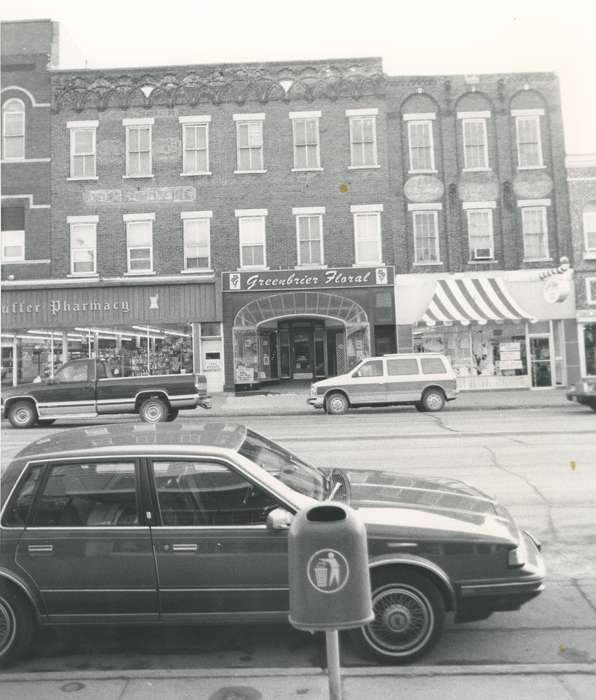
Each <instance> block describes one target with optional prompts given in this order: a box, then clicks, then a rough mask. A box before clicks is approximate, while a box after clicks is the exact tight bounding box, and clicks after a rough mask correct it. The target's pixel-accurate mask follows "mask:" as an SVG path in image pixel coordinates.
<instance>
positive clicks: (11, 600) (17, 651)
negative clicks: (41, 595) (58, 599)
mask: <svg viewBox="0 0 596 700" xmlns="http://www.w3.org/2000/svg"><path fill="white" fill-rule="evenodd" d="M36 626H37V625H36V622H35V615H34V613H33V609H32V608H31V605H30V604H29V603H28V601H27V600H26V599H25V596H24V595H23V594H22V593H21V592H20V591H17V590H16V589H15V588H14V587H13V586H11V585H10V584H8V583H6V582H4V581H0V668H4V667H6V666H8V665H9V664H11V663H12V662H13V661H15V660H16V659H17V658H18V657H19V656H21V655H22V654H24V653H25V651H26V650H27V648H28V647H29V646H30V645H31V642H32V641H33V636H34V634H35V629H36Z"/></svg>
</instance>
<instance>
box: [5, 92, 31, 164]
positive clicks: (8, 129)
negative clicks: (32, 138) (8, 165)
mask: <svg viewBox="0 0 596 700" xmlns="http://www.w3.org/2000/svg"><path fill="white" fill-rule="evenodd" d="M2 158H3V160H23V159H24V158H25V105H24V104H23V102H22V101H21V100H17V99H12V100H7V101H6V102H5V103H4V104H3V105H2Z"/></svg>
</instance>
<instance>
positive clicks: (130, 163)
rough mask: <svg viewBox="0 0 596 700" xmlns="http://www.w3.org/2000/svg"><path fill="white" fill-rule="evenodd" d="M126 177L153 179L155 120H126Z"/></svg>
mask: <svg viewBox="0 0 596 700" xmlns="http://www.w3.org/2000/svg"><path fill="white" fill-rule="evenodd" d="M124 125H125V127H126V177H152V155H151V132H152V125H153V119H152V118H149V119H125V120H124Z"/></svg>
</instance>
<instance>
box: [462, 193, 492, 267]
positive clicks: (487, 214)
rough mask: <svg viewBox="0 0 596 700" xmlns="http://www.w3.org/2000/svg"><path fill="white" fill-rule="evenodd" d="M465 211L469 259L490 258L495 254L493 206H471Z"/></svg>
mask: <svg viewBox="0 0 596 700" xmlns="http://www.w3.org/2000/svg"><path fill="white" fill-rule="evenodd" d="M464 206H465V205H464ZM465 211H466V218H467V222H468V242H469V246H470V260H492V259H493V258H494V254H495V245H494V233H493V208H490V209H481V208H476V207H473V208H469V209H466V210H465Z"/></svg>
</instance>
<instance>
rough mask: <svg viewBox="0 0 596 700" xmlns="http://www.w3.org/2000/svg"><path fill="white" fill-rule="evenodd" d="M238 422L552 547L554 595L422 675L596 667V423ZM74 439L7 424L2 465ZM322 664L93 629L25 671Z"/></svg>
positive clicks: (438, 656)
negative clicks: (470, 507)
mask: <svg viewBox="0 0 596 700" xmlns="http://www.w3.org/2000/svg"><path fill="white" fill-rule="evenodd" d="M187 415H188V419H189V420H193V421H198V420H208V421H217V420H222V417H221V416H219V417H218V416H217V415H213V414H205V413H204V412H198V411H196V412H192V413H189V414H187ZM181 419H183V416H182V415H181V416H180V418H179V419H178V420H181ZM184 419H186V418H184ZM121 420H126V421H130V422H131V423H133V422H135V421H136V420H138V419H137V418H135V417H126V418H122V419H121ZM234 420H235V421H236V422H246V423H248V424H249V425H250V426H251V427H253V428H254V429H255V430H257V431H260V432H263V433H264V434H266V435H267V436H269V437H271V438H273V439H274V440H278V441H280V442H281V443H283V444H284V445H285V446H286V447H288V448H290V449H292V450H293V451H295V452H296V453H297V454H299V455H300V456H302V457H304V458H305V459H306V460H308V461H311V462H313V463H315V464H317V465H319V466H340V467H351V468H366V467H370V466H382V467H384V468H386V469H390V470H395V471H401V472H409V473H415V474H418V475H421V474H424V475H426V476H432V475H436V476H441V477H453V478H456V479H463V480H464V481H468V482H469V483H471V484H472V485H474V486H476V487H478V488H480V489H482V490H483V491H485V492H487V493H489V494H491V495H493V494H494V495H496V496H497V497H498V499H499V501H500V502H501V503H502V504H503V505H505V506H507V507H508V508H509V509H510V510H511V512H512V514H513V516H514V517H515V518H516V520H517V522H518V523H519V525H520V526H521V527H525V528H527V529H528V530H530V531H531V532H532V533H533V535H535V536H536V537H537V538H538V539H539V540H541V541H542V543H543V553H544V556H545V559H546V564H547V571H548V578H547V588H546V590H545V592H544V593H543V594H542V595H541V596H539V597H538V598H537V599H536V600H534V601H532V602H531V603H528V604H527V605H526V606H525V607H524V608H522V610H521V611H519V612H510V613H497V614H495V615H493V616H492V617H491V618H489V619H488V620H485V621H482V622H476V623H470V624H464V625H452V624H450V625H448V627H447V629H446V630H445V634H444V636H443V638H442V640H441V641H440V642H439V644H438V645H437V647H436V648H435V650H434V651H433V652H431V654H430V655H429V656H427V657H426V658H425V659H424V660H423V661H421V662H419V664H426V665H435V666H436V665H450V664H457V665H478V664H561V663H570V664H571V663H594V664H596V565H595V564H594V562H596V525H595V524H596V430H595V425H596V417H595V416H594V413H593V412H592V411H589V410H587V409H581V408H580V407H571V406H567V405H562V406H561V407H548V408H542V409H534V408H532V409H517V410H510V411H494V410H483V411H472V410H460V411H450V410H449V408H447V409H446V410H445V411H443V412H442V413H440V414H423V413H418V412H416V411H415V410H413V409H411V408H404V409H385V410H360V411H353V412H351V413H349V414H347V415H345V416H327V415H324V414H322V413H316V414H304V415H278V416H271V415H269V416H255V417H246V418H245V419H241V418H234ZM98 422H99V421H97V420H94V421H93V423H94V424H96V423H98ZM64 427H66V422H64V423H62V424H61V425H56V426H54V427H52V428H46V429H35V430H21V431H18V430H13V429H11V428H10V427H9V426H8V424H7V423H5V422H3V424H2V464H3V465H6V464H7V461H8V460H9V459H10V458H11V457H12V456H13V455H14V454H15V453H16V452H17V451H18V450H19V449H20V448H21V447H22V446H23V445H25V444H26V443H27V442H29V441H31V440H33V439H37V438H40V437H42V436H43V435H44V434H46V433H49V432H54V431H56V430H61V429H63V428H64ZM322 659H323V644H322V641H321V639H319V638H318V637H311V636H310V635H308V634H304V633H299V632H297V631H296V630H293V629H292V628H290V626H289V625H288V626H287V627H284V626H274V627H262V628H250V627H241V626H230V627H223V628H219V629H216V628H211V627H204V628H194V629H193V628H175V629H172V628H170V629H168V630H162V629H156V628H153V627H152V628H150V629H149V630H148V629H146V628H140V631H139V628H137V629H135V628H126V629H124V630H120V629H102V630H96V629H90V628H80V629H68V630H52V631H44V632H42V633H41V634H40V635H39V637H38V640H37V643H36V645H35V649H34V653H33V654H32V655H31V657H30V658H28V659H26V660H24V661H22V662H21V663H19V664H18V665H17V666H16V667H14V668H13V669H12V671H13V672H29V671H48V670H52V671H60V670H64V671H68V670H70V671H76V670H102V669H104V670H108V669H109V670H114V669H125V670H131V669H172V668H176V669H200V668H224V667H240V668H252V667H293V668H296V667H312V666H319V665H321V663H322ZM342 662H343V664H344V665H346V666H361V665H363V663H365V662H363V661H362V659H360V658H358V657H357V656H356V655H355V654H354V653H353V652H352V650H351V649H350V648H349V646H348V645H347V644H344V645H343V647H342Z"/></svg>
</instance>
